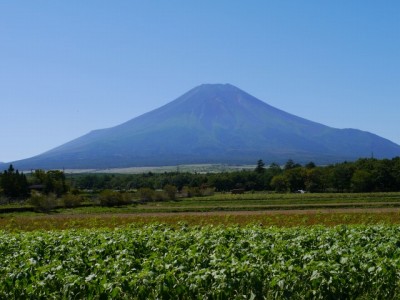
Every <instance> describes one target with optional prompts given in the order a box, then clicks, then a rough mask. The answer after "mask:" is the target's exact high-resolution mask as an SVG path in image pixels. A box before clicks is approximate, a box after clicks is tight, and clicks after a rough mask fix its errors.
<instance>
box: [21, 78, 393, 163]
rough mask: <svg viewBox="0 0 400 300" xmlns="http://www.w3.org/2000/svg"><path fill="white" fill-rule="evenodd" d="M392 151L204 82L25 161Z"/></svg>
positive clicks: (336, 156)
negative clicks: (160, 104) (159, 105)
mask: <svg viewBox="0 0 400 300" xmlns="http://www.w3.org/2000/svg"><path fill="white" fill-rule="evenodd" d="M371 154H373V155H374V156H375V157H377V158H384V157H387V158H391V157H394V156H398V155H400V146H399V145H396V144H394V143H392V142H390V141H389V140H386V139H384V138H381V137H379V136H377V135H374V134H371V133H368V132H363V131H360V130H355V129H335V128H331V127H328V126H325V125H322V124H318V123H315V122H312V121H308V120H306V119H303V118H300V117H297V116H294V115H291V114H288V113H286V112H284V111H281V110H279V109H276V108H274V107H272V106H270V105H268V104H266V103H264V102H262V101H260V100H258V99H257V98H255V97H253V96H251V95H249V94H247V93H246V92H244V91H242V90H240V89H238V88H236V87H234V86H232V85H229V84H225V85H222V84H206V85H201V86H198V87H196V88H194V89H192V90H190V91H189V92H187V93H185V94H184V95H182V96H181V97H179V98H177V99H176V100H174V101H172V102H170V103H168V104H166V105H164V106H162V107H160V108H158V109H156V110H153V111H151V112H148V113H146V114H144V115H141V116H139V117H137V118H134V119H132V120H130V121H128V122H126V123H123V124H121V125H118V126H115V127H112V128H108V129H102V130H95V131H92V132H90V133H89V134H87V135H84V136H82V137H80V138H78V139H75V140H73V141H71V142H69V143H66V144H64V145H62V146H60V147H57V148H55V149H53V150H50V151H48V152H46V153H43V154H41V155H38V156H35V157H33V158H29V159H25V160H21V161H18V162H14V164H15V165H16V166H17V167H19V168H20V169H21V168H25V169H26V168H63V167H65V168H112V167H130V166H148V165H153V166H156V165H176V164H189V163H228V164H244V163H254V162H255V161H256V160H257V159H259V158H263V159H264V160H265V161H267V162H272V161H276V162H284V161H286V160H287V159H289V158H291V159H293V160H295V161H298V162H307V161H314V162H316V163H328V162H335V161H342V160H353V159H357V158H359V157H370V156H371Z"/></svg>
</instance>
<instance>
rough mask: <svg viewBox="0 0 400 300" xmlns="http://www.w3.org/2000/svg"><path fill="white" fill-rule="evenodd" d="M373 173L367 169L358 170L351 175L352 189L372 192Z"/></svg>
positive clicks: (360, 191)
mask: <svg viewBox="0 0 400 300" xmlns="http://www.w3.org/2000/svg"><path fill="white" fill-rule="evenodd" d="M372 188H373V186H372V175H371V173H370V172H368V171H366V170H356V171H355V172H354V173H353V176H352V177H351V189H352V190H353V192H359V193H362V192H371V190H372Z"/></svg>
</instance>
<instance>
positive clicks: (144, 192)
mask: <svg viewBox="0 0 400 300" xmlns="http://www.w3.org/2000/svg"><path fill="white" fill-rule="evenodd" d="M138 192H139V198H140V200H141V201H143V202H149V201H153V200H154V190H152V189H150V188H141V189H139V191H138Z"/></svg>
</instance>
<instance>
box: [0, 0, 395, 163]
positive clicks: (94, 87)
mask: <svg viewBox="0 0 400 300" xmlns="http://www.w3.org/2000/svg"><path fill="white" fill-rule="evenodd" d="M203 83H230V84H233V85H235V86H237V87H239V88H240V89H242V90H244V91H246V92H248V93H249V94H251V95H253V96H255V97H257V98H259V99H260V100H262V101H264V102H266V103H268V104H270V105H272V106H274V107H277V108H279V109H282V110H284V111H286V112H289V113H292V114H294V115H297V116H300V117H303V118H306V119H309V120H312V121H315V122H319V123H322V124H325V125H328V126H332V127H335V128H356V129H361V130H364V131H369V132H372V133H375V134H377V135H380V136H382V137H384V138H387V139H390V140H392V141H393V142H395V143H397V144H400V126H399V124H400V122H399V116H400V105H399V104H400V1H397V0H392V1H391V0H386V1H370V0H363V1H361V0H335V1H320V0H318V1H312V0H304V1H294V0H293V1H289V0H276V1H270V0H253V1H239V0H236V1H234V0H218V1H215V0H203V1H187V0H186V1H184V0H168V1H161V0H160V1H151V0H149V1H135V0H129V1H128V0H116V1H101V0H96V1H94V0H86V1H81V0H68V1H54V0H37V1H31V0H25V1H24V0H21V1H11V0H9V1H7V0H4V1H1V2H0V161H3V162H11V161H15V160H19V159H24V158H28V157H32V156H35V155H38V154H40V153H43V152H45V151H47V150H50V149H52V148H54V147H57V146H59V145H61V144H64V143H66V142H68V141H70V140H73V139H75V138H77V137H80V136H82V135H84V134H86V133H88V132H90V131H92V130H95V129H101V128H108V127H112V126H116V125H119V124H121V123H123V122H125V121H128V120H130V119H132V118H134V117H137V116H139V115H141V114H143V113H146V112H148V111H151V110H153V109H156V108H158V107H160V106H162V105H164V104H166V103H168V102H170V101H172V100H174V99H176V98H177V97H179V96H180V95H182V94H183V93H185V92H186V91H188V90H190V89H192V88H194V87H196V86H198V85H200V84H203Z"/></svg>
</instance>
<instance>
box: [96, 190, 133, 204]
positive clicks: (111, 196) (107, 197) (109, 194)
mask: <svg viewBox="0 0 400 300" xmlns="http://www.w3.org/2000/svg"><path fill="white" fill-rule="evenodd" d="M98 199H99V202H100V205H102V206H121V205H126V204H128V203H129V201H127V199H126V198H125V197H124V194H122V193H121V192H118V191H113V190H104V191H102V192H101V193H100V194H99V197H98Z"/></svg>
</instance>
